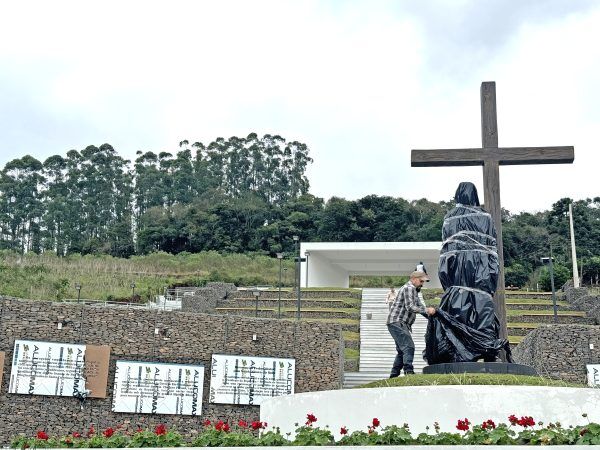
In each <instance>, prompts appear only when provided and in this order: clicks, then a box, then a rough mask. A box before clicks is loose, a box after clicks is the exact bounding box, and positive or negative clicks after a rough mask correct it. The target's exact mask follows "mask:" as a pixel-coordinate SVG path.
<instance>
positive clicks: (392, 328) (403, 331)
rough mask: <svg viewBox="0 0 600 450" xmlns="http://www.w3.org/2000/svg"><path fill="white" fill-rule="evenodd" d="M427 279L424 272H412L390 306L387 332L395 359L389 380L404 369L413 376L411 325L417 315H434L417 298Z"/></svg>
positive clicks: (413, 354) (429, 308) (413, 348)
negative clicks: (393, 348)
mask: <svg viewBox="0 0 600 450" xmlns="http://www.w3.org/2000/svg"><path fill="white" fill-rule="evenodd" d="M427 281H429V277H428V276H427V274H426V273H425V272H422V271H417V270H416V271H414V272H413V273H411V274H410V280H408V282H407V283H406V284H405V285H404V286H402V288H400V290H399V291H398V296H397V297H396V301H395V302H394V304H393V305H392V308H391V310H390V313H389V315H388V319H387V327H388V331H389V332H390V334H391V335H392V337H393V338H394V341H395V342H396V351H397V352H398V354H397V355H396V359H395V360H394V365H393V367H392V373H391V374H390V378H395V377H397V376H399V375H400V371H401V370H402V368H404V374H405V375H409V374H414V373H415V371H414V368H413V359H414V356H415V343H414V341H413V339H412V336H411V332H412V325H413V323H415V319H416V317H417V314H427V315H429V316H432V315H434V314H435V308H432V307H427V306H425V303H423V301H422V300H421V299H420V298H419V291H420V290H421V287H422V286H423V284H424V283H425V282H427Z"/></svg>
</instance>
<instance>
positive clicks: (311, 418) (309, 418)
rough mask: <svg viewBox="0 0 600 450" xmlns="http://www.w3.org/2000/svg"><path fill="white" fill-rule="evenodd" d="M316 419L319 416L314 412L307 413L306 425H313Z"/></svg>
mask: <svg viewBox="0 0 600 450" xmlns="http://www.w3.org/2000/svg"><path fill="white" fill-rule="evenodd" d="M316 421H317V418H316V417H315V415H314V414H312V413H311V414H307V415H306V425H308V426H311V425H312V424H313V423H315V422H316Z"/></svg>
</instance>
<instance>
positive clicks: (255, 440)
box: [12, 413, 600, 449]
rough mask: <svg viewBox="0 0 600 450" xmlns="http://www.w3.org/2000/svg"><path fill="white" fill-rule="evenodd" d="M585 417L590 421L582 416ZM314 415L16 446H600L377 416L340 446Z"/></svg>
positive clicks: (544, 430) (590, 428)
mask: <svg viewBox="0 0 600 450" xmlns="http://www.w3.org/2000/svg"><path fill="white" fill-rule="evenodd" d="M583 417H587V415H586V414H583ZM317 421H318V419H317V417H315V415H314V414H312V413H310V414H307V415H306V422H305V423H304V425H299V426H298V428H297V429H296V434H295V437H294V438H293V439H290V436H283V435H282V434H281V433H280V432H279V430H278V429H272V430H267V429H266V428H267V424H266V423H264V422H251V423H248V422H245V421H243V420H240V421H239V422H238V423H237V424H234V425H230V424H228V423H227V422H223V421H218V422H215V423H211V422H210V421H208V420H206V421H205V422H204V424H203V425H204V427H203V430H202V431H201V432H199V433H198V435H197V436H196V437H195V438H194V439H192V440H191V441H185V440H184V439H183V437H182V436H181V435H180V434H179V433H178V432H177V431H175V430H168V429H167V428H166V427H165V425H158V426H156V427H155V428H154V430H142V429H139V428H138V429H136V430H129V429H127V428H126V427H122V426H117V427H115V428H112V427H108V428H106V429H104V430H102V431H97V430H95V429H94V427H90V428H89V429H88V430H87V432H85V433H80V432H73V433H72V434H70V435H67V436H50V435H49V434H48V431H46V430H39V431H38V432H37V433H36V435H35V436H34V437H26V436H18V437H16V438H15V439H14V440H13V442H12V448H20V449H27V448H125V447H128V448H142V447H163V448H164V447H182V446H186V447H254V446H268V447H279V446H287V445H293V446H333V445H337V446H348V445H350V446H357V445H361V446H372V445H599V444H600V424H597V423H588V424H587V425H584V426H577V427H568V428H563V427H562V426H561V424H560V423H549V424H543V423H542V422H538V423H536V421H535V420H534V418H533V417H531V416H521V417H517V416H516V415H514V414H513V415H511V416H509V417H508V422H507V423H498V424H496V422H494V421H493V420H492V419H488V420H486V421H484V422H483V423H481V424H473V423H471V421H469V419H468V418H464V419H458V420H457V423H456V429H457V431H456V432H442V431H440V428H439V425H438V424H437V423H433V425H432V427H431V428H428V429H427V432H425V433H420V434H418V435H413V434H412V433H411V432H410V429H409V426H408V424H403V425H402V426H398V425H385V426H384V424H382V423H381V422H380V420H379V419H377V418H373V420H372V421H371V423H370V424H368V425H367V426H366V427H365V431H362V430H358V431H353V432H350V431H349V430H348V429H347V428H346V427H341V429H340V435H341V436H342V437H341V438H340V439H339V440H338V441H337V442H336V441H335V439H334V436H333V434H332V432H331V430H329V428H328V427H327V426H325V427H324V428H320V427H318V426H315V424H316V423H317Z"/></svg>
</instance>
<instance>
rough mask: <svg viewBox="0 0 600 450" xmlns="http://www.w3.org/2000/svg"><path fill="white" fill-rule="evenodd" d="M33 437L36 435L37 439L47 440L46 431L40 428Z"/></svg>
mask: <svg viewBox="0 0 600 450" xmlns="http://www.w3.org/2000/svg"><path fill="white" fill-rule="evenodd" d="M35 437H36V438H37V439H40V440H42V441H47V440H48V439H49V436H48V433H46V432H45V431H42V430H39V431H38V432H37V433H36V435H35Z"/></svg>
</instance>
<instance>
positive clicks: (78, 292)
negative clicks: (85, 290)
mask: <svg viewBox="0 0 600 450" xmlns="http://www.w3.org/2000/svg"><path fill="white" fill-rule="evenodd" d="M75 289H76V290H77V303H79V302H80V300H81V284H79V283H75Z"/></svg>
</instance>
